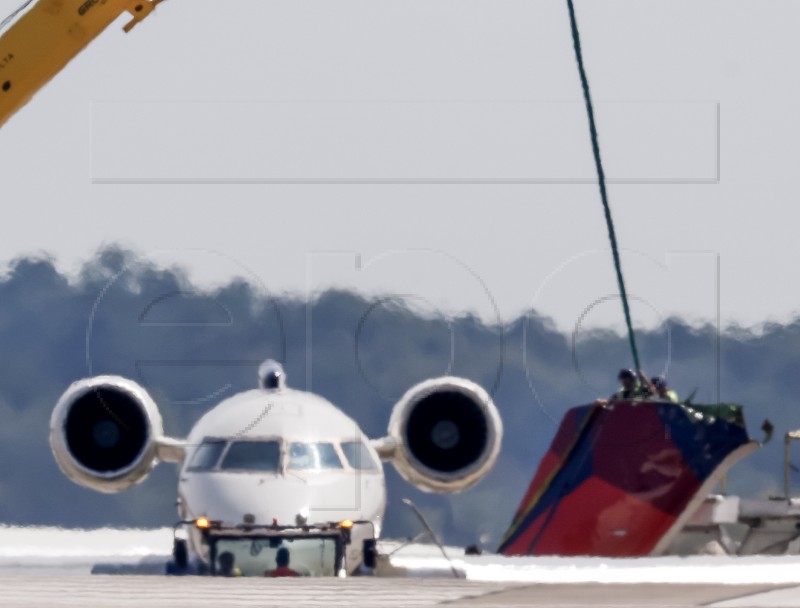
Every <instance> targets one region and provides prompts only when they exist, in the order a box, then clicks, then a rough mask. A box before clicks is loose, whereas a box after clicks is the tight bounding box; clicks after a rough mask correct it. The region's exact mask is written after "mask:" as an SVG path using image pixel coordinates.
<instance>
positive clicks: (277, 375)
mask: <svg viewBox="0 0 800 608" xmlns="http://www.w3.org/2000/svg"><path fill="white" fill-rule="evenodd" d="M258 385H259V386H260V387H261V388H263V389H264V390H267V391H277V390H280V389H282V388H284V387H285V386H286V373H285V372H284V371H283V366H282V365H281V364H280V363H278V362H277V361H275V360H274V359H267V360H266V361H264V363H262V364H261V365H260V366H259V367H258Z"/></svg>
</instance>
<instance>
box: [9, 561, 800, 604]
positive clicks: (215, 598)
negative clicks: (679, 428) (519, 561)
mask: <svg viewBox="0 0 800 608" xmlns="http://www.w3.org/2000/svg"><path fill="white" fill-rule="evenodd" d="M0 606H3V607H8V608H16V607H25V608H32V607H36V608H39V607H41V608H61V607H64V608H67V607H69V608H76V607H79V608H88V607H90V606H103V607H104V608H118V607H119V608H122V607H125V608H129V607H133V606H136V607H138V606H147V607H148V608H162V607H163V608H167V607H168V608H182V607H184V606H185V607H187V608H188V607H192V608H205V607H209V608H210V607H213V608H221V607H224V606H241V607H248V606H258V607H260V608H271V607H284V606H287V607H292V608H303V607H305V606H313V607H316V606H320V607H322V606H325V607H330V608H339V607H345V608H359V607H361V606H364V607H369V608H393V607H406V606H407V607H421V606H448V607H449V608H490V607H492V606H497V607H500V606H503V607H522V606H553V607H562V608H567V607H571V608H583V607H590V606H592V607H598V606H602V607H608V608H610V607H617V606H619V607H631V606H637V607H638V606H641V607H646V608H655V607H660V608H689V607H691V608H694V607H698V606H707V607H710V608H748V607H750V608H785V607H798V608H800V587H797V586H777V585H709V584H703V585H684V584H623V585H619V584H534V585H531V584H519V583H482V582H470V581H464V580H453V579H406V578H391V579H381V578H350V579H302V580H298V579H250V578H248V579H243V578H230V579H223V578H205V577H167V576H163V577H162V576H103V575H98V576H88V575H84V576H75V575H63V574H60V573H58V572H55V571H54V572H48V571H47V570H42V571H36V572H34V573H27V572H25V571H24V570H20V571H18V572H9V571H6V572H3V573H2V574H0Z"/></svg>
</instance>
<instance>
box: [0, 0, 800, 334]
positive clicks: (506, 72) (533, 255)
mask: <svg viewBox="0 0 800 608" xmlns="http://www.w3.org/2000/svg"><path fill="white" fill-rule="evenodd" d="M19 1H20V0H0V13H1V14H3V15H5V14H7V13H9V12H11V10H12V9H13V8H15V7H16V5H17V4H18V3H19ZM576 8H577V12H578V18H579V24H580V27H581V30H582V35H583V46H584V52H585V58H586V65H587V70H588V73H589V78H590V81H591V84H592V87H593V93H594V97H595V100H596V102H597V119H598V127H599V132H600V137H601V145H602V146H603V149H604V154H605V158H606V162H607V170H608V173H609V175H610V177H611V178H612V184H611V185H610V196H611V203H612V208H613V211H614V214H615V218H616V223H617V227H618V231H619V234H618V236H619V240H620V242H621V244H622V246H623V247H624V248H625V252H624V253H623V255H624V265H625V271H626V276H627V279H628V283H629V291H630V292H631V293H632V294H633V295H634V296H635V298H636V299H635V302H634V316H635V317H636V318H637V319H638V320H639V321H640V322H641V323H644V324H653V323H655V322H658V320H659V319H660V318H663V317H664V316H666V315H669V314H675V313H677V314H682V315H684V316H686V317H687V318H688V319H690V320H693V321H704V320H707V321H712V322H713V321H714V320H715V319H716V315H717V302H718V301H719V306H720V312H721V317H722V323H723V324H727V323H734V322H737V323H742V324H748V325H750V324H759V323H762V322H764V321H766V320H769V319H775V320H781V319H785V318H787V317H789V316H790V315H793V314H794V313H795V311H796V309H797V304H796V295H795V293H796V289H795V286H794V279H795V274H796V273H795V268H794V262H795V260H796V259H797V257H798V253H800V244H798V243H797V241H796V233H797V220H798V219H799V218H800V213H798V211H797V210H796V209H795V205H796V198H797V194H796V184H795V182H796V179H795V175H796V174H797V171H798V169H797V168H798V167H800V162H799V161H800V158H799V157H800V151H798V147H797V145H796V142H797V141H798V139H800V121H799V120H798V113H797V107H798V103H800V76H798V75H797V68H796V58H797V57H798V56H799V51H800V39H798V38H797V36H796V29H797V23H798V20H800V4H798V3H796V2H789V1H780V2H779V1H773V0H759V1H758V2H755V1H748V2H745V1H742V0H724V1H722V0H720V1H698V0H692V1H688V0H686V1H684V0H668V1H667V0H650V1H648V2H642V1H641V0H613V1H611V0H591V1H590V0H578V1H577V2H576ZM124 21H125V19H124V18H123V19H121V20H120V22H119V23H117V24H115V25H114V26H112V27H111V28H110V29H109V30H108V31H107V32H105V33H104V35H103V36H101V37H100V38H99V39H98V40H97V41H96V42H95V43H94V44H93V45H92V46H91V47H90V48H89V49H88V50H87V51H86V52H84V53H83V54H82V55H81V56H80V57H79V58H78V59H77V60H75V61H74V62H73V63H72V64H71V65H70V66H69V67H68V68H67V69H66V70H64V71H63V72H62V73H61V74H60V75H59V76H58V77H57V78H56V79H55V80H54V81H53V82H52V83H51V84H50V85H49V86H48V87H46V88H45V89H44V90H43V91H42V92H41V93H40V94H39V95H37V97H36V98H35V99H34V100H33V102H32V103H30V104H29V105H28V106H27V107H26V108H24V109H23V110H22V111H21V112H20V113H19V114H18V115H17V116H15V117H14V118H13V119H12V120H11V121H10V122H9V123H8V124H7V125H6V126H4V127H3V129H2V132H0V175H1V176H2V177H1V179H0V183H2V194H0V201H2V208H3V211H4V215H3V217H4V221H3V222H2V224H0V260H2V261H3V262H8V261H10V260H11V259H13V258H15V257H18V256H21V255H26V254H31V253H36V252H48V253H50V254H52V255H54V256H55V258H56V259H57V261H58V263H59V266H60V267H61V268H65V269H77V268H78V267H79V264H80V262H81V261H83V260H85V259H87V258H88V257H90V256H91V255H92V253H93V252H94V251H95V250H96V249H97V248H98V247H99V246H101V245H102V244H104V243H112V242H120V243H122V244H123V245H125V246H129V247H133V248H134V249H136V250H137V251H139V252H140V253H142V254H143V255H145V256H148V257H151V258H152V259H154V260H156V261H158V262H160V263H164V264H172V263H180V264H185V265H187V266H188V267H189V268H190V269H191V270H192V273H193V275H194V276H195V277H197V278H199V279H203V280H207V281H220V280H224V279H227V278H230V277H231V276H232V275H235V274H238V275H243V276H246V277H248V278H250V279H251V280H253V281H256V282H260V283H261V284H262V285H263V286H265V288H267V289H269V290H271V291H274V292H283V291H289V292H293V293H297V294H301V295H302V294H307V293H309V292H315V291H317V290H319V289H322V288H325V287H327V286H331V285H336V286H339V287H346V288H353V289H357V290H360V291H362V292H366V293H377V292H381V293H385V292H389V293H398V294H405V295H408V296H409V298H410V299H411V301H413V302H416V304H418V305H419V306H420V307H423V308H427V309H430V310H434V309H437V308H438V309H439V310H442V311H445V312H460V311H465V310H472V311H477V312H479V313H480V314H481V315H482V316H483V317H484V318H486V319H489V320H491V319H494V318H500V319H502V320H510V319H511V318H513V317H514V316H516V315H518V314H520V313H521V312H522V311H523V310H525V309H526V308H529V307H530V306H534V307H536V308H537V309H538V310H540V311H541V312H543V313H545V314H548V315H551V316H553V317H554V318H555V319H556V321H557V323H558V324H559V326H560V327H562V328H564V329H571V328H572V327H573V326H574V325H575V324H576V323H577V322H578V321H579V320H582V321H581V322H582V323H585V324H587V325H598V324H608V323H614V324H617V325H618V324H619V321H620V318H621V313H620V312H619V306H618V302H616V301H613V300H605V299H604V298H606V297H607V296H609V294H613V293H614V292H615V291H616V286H615V283H614V275H613V269H612V266H611V262H610V255H609V254H608V251H607V247H608V244H607V236H606V230H605V224H604V222H603V216H602V211H601V206H600V201H599V197H598V194H597V188H596V186H595V185H593V184H591V183H590V182H591V178H592V177H593V172H592V159H591V150H590V147H589V139H588V132H587V129H586V122H585V121H586V119H585V115H584V114H583V108H582V106H581V104H580V102H581V93H580V87H579V81H578V76H577V72H576V68H575V63H574V56H573V51H572V46H571V44H572V43H571V39H570V35H569V22H568V16H567V13H566V6H565V2H563V1H560V0H538V1H537V0H491V1H490V0H480V1H478V0H426V1H419V0H402V1H399V0H383V1H381V2H366V1H363V0H340V1H337V2H329V1H325V2H323V1H321V0H313V1H298V0H292V1H272V0H231V1H229V2H225V3H219V2H211V1H210V0H191V1H186V0H169V1H168V2H165V3H163V4H161V5H160V6H159V8H158V10H157V12H156V14H155V15H154V16H152V17H150V18H148V19H147V20H146V21H145V22H144V23H143V24H141V25H139V26H138V27H137V28H136V29H135V30H134V31H133V32H132V33H131V34H129V35H125V34H123V33H122V31H121V25H122V24H123V23H124ZM336 182H342V183H336ZM718 268H719V281H718V273H717V269H718Z"/></svg>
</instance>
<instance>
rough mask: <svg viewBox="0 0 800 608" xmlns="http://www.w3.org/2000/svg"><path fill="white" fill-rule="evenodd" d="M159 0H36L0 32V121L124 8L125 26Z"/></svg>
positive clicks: (148, 12) (146, 14) (122, 11)
mask: <svg viewBox="0 0 800 608" xmlns="http://www.w3.org/2000/svg"><path fill="white" fill-rule="evenodd" d="M161 2H163V0H37V1H36V3H35V4H34V5H33V6H32V7H31V8H30V9H29V10H28V11H27V12H26V13H25V14H23V15H22V17H20V18H19V19H18V20H17V21H16V22H15V23H14V24H13V25H11V27H9V29H8V30H7V31H6V32H5V33H4V34H3V35H2V36H0V126H2V125H3V124H4V123H5V122H6V121H7V120H8V119H9V118H10V117H11V116H12V115H13V114H14V113H15V112H16V111H17V110H19V109H20V108H21V107H22V106H24V105H25V104H26V103H28V101H29V100H30V99H31V97H33V95H34V94H35V93H36V92H37V91H38V90H39V89H41V88H42V87H43V86H44V85H45V84H47V83H48V82H49V81H50V79H52V78H53V77H54V76H55V75H56V74H58V73H59V72H60V71H61V70H62V69H64V67H65V66H66V65H67V64H68V63H69V62H70V60H72V58H73V57H75V56H76V55H77V54H78V53H80V52H81V51H82V50H83V49H84V48H85V47H86V46H87V45H88V44H89V43H90V42H91V41H92V40H94V39H95V38H96V37H97V36H99V35H100V33H101V32H102V31H103V30H105V29H106V28H107V27H108V26H109V25H111V23H113V22H114V20H115V19H117V17H119V16H120V15H121V14H123V13H125V12H128V13H130V14H131V15H132V17H133V18H132V19H131V21H130V22H129V23H128V24H127V25H126V26H125V28H124V29H125V31H126V32H129V31H130V30H131V29H132V28H133V27H134V26H135V25H136V24H137V23H139V22H140V21H141V20H142V19H144V18H145V17H147V16H148V15H149V14H150V13H152V12H153V10H154V9H155V7H156V5H157V4H160V3H161Z"/></svg>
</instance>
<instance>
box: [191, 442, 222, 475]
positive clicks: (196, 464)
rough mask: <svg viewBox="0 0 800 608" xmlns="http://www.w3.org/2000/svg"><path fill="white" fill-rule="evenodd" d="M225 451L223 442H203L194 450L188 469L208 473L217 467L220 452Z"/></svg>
mask: <svg viewBox="0 0 800 608" xmlns="http://www.w3.org/2000/svg"><path fill="white" fill-rule="evenodd" d="M224 449H225V442H224V441H204V442H203V443H202V444H200V446H199V447H198V448H197V449H196V450H195V452H194V455H193V456H192V462H191V464H190V465H189V468H190V469H191V470H193V471H208V470H210V469H213V468H214V467H215V466H217V462H219V457H220V456H221V455H222V450H224Z"/></svg>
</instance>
